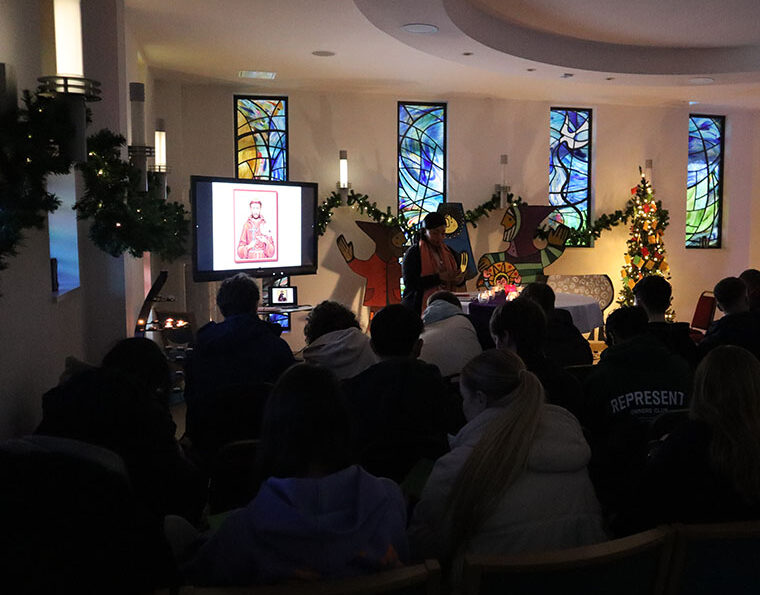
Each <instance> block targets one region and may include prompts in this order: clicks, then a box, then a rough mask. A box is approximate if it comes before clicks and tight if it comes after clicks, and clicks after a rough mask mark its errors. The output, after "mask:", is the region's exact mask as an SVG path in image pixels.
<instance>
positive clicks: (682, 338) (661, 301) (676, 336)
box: [633, 275, 697, 368]
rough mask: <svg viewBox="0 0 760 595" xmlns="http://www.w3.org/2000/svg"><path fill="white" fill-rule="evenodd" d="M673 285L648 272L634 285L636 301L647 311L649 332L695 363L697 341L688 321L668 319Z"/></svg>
mask: <svg viewBox="0 0 760 595" xmlns="http://www.w3.org/2000/svg"><path fill="white" fill-rule="evenodd" d="M671 295H672V288H671V286H670V283H668V282H667V280H666V279H665V278H664V277H661V276H660V275H647V276H646V277H644V278H643V279H641V280H640V281H639V282H638V283H636V285H635V286H634V287H633V297H634V302H635V305H637V306H641V307H642V308H644V311H645V312H646V313H647V318H648V320H649V324H648V325H647V328H648V329H649V332H650V333H652V334H653V335H654V336H655V337H657V338H658V339H659V340H660V341H662V343H663V345H665V347H667V348H668V349H669V350H670V351H671V352H673V353H677V354H678V355H680V356H681V357H682V358H684V359H685V360H686V361H687V362H689V364H690V365H691V367H692V368H695V367H696V365H697V345H696V343H694V341H693V340H692V338H691V336H689V323H688V322H668V321H667V320H666V318H665V313H666V312H667V311H668V308H669V307H670V299H671Z"/></svg>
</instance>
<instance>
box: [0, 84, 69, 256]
mask: <svg viewBox="0 0 760 595" xmlns="http://www.w3.org/2000/svg"><path fill="white" fill-rule="evenodd" d="M23 103H24V107H23V108H19V107H18V106H17V105H13V106H12V107H10V108H8V109H5V110H3V111H2V113H0V270H3V269H5V268H7V266H8V264H7V259H8V258H9V257H12V256H16V255H17V254H18V247H19V245H20V244H21V242H22V241H23V238H24V234H23V230H24V229H28V228H38V229H39V228H42V227H44V224H45V219H46V214H47V213H52V212H53V211H55V210H56V209H57V208H58V206H59V204H60V201H59V200H58V199H57V198H56V197H55V195H53V194H51V193H50V192H48V191H47V188H46V180H47V176H48V175H50V174H65V173H68V172H69V170H70V169H71V163H69V161H68V160H67V159H66V158H65V157H64V156H63V155H61V151H60V146H61V145H62V144H63V142H64V139H66V138H67V137H69V136H71V134H72V128H71V125H70V124H69V120H68V117H67V116H66V115H65V113H64V111H62V108H61V105H60V104H59V103H56V102H55V101H53V100H51V99H49V98H45V97H40V96H38V95H36V94H35V95H32V94H30V93H29V92H28V91H24V93H23Z"/></svg>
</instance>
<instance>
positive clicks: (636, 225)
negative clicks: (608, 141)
mask: <svg viewBox="0 0 760 595" xmlns="http://www.w3.org/2000/svg"><path fill="white" fill-rule="evenodd" d="M639 172H641V168H639ZM631 194H632V196H631V198H630V200H629V201H628V206H627V208H626V211H628V210H630V211H631V215H630V220H631V235H630V237H629V238H628V241H627V242H626V253H625V255H624V258H625V265H623V268H622V270H621V271H620V275H621V278H622V281H623V287H622V289H621V291H620V295H619V297H618V299H617V302H618V303H619V304H620V305H622V306H633V303H634V301H633V288H634V286H635V285H636V283H637V282H638V281H640V280H641V279H643V278H644V277H646V276H648V275H661V276H663V277H665V278H666V279H669V278H670V274H669V271H670V267H669V265H668V263H667V260H666V259H665V245H664V243H663V239H662V238H663V234H664V233H665V228H666V227H667V226H668V220H669V215H668V211H667V210H665V209H663V208H662V203H661V202H660V201H655V199H654V191H653V190H652V185H651V184H650V183H649V181H648V180H647V179H646V177H645V175H644V174H643V173H641V181H640V182H639V184H638V186H636V187H635V188H632V189H631ZM672 316H673V313H672V312H669V317H671V318H672Z"/></svg>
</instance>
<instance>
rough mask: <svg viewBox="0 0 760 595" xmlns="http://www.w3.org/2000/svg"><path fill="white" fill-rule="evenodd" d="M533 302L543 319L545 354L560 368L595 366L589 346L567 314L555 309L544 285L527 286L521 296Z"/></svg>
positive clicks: (552, 295)
mask: <svg viewBox="0 0 760 595" xmlns="http://www.w3.org/2000/svg"><path fill="white" fill-rule="evenodd" d="M520 295H521V296H522V297H525V298H528V299H530V300H533V301H534V302H536V303H537V304H538V305H539V306H541V309H542V310H543V311H544V314H545V315H546V338H545V340H544V353H545V354H546V355H547V357H549V358H551V359H553V360H554V361H555V362H557V363H558V364H559V365H560V366H563V367H565V366H582V365H589V364H592V363H594V354H593V353H592V352H591V345H589V343H588V341H586V339H584V338H583V335H582V334H581V332H580V331H579V330H578V328H577V327H576V326H575V325H574V324H573V317H572V316H570V312H568V311H567V310H562V309H556V308H555V307H554V299H555V296H554V290H553V289H552V288H551V287H550V286H548V285H547V284H546V283H530V284H529V285H527V286H526V287H525V289H523V290H522V293H520Z"/></svg>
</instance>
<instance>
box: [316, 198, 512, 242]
mask: <svg viewBox="0 0 760 595" xmlns="http://www.w3.org/2000/svg"><path fill="white" fill-rule="evenodd" d="M507 201H508V202H509V203H511V204H514V205H519V204H522V198H520V197H519V196H518V197H517V199H515V198H514V195H513V194H512V193H509V194H507ZM345 205H346V206H350V207H356V208H358V209H359V212H360V213H362V214H365V213H366V214H367V215H368V216H369V217H370V218H372V219H373V220H374V221H377V222H378V223H381V224H382V225H387V226H389V227H397V228H400V229H401V231H403V232H404V235H406V237H407V239H410V240H411V239H413V237H414V235H415V234H416V232H417V230H416V229H415V227H414V226H412V225H410V224H409V222H408V220H407V219H406V217H404V214H403V213H400V214H399V215H398V216H395V215H393V214H392V213H391V208H390V207H387V209H386V210H385V211H382V210H381V209H379V208H378V206H377V203H376V202H370V200H369V197H368V196H367V195H366V194H358V193H357V192H355V191H354V190H353V189H351V190H349V191H348V194H347V195H346V202H345ZM342 206H344V203H343V198H342V197H341V195H340V193H339V192H337V191H334V192H333V193H332V194H330V196H329V197H327V198H326V199H325V200H324V201H323V202H322V204H321V205H319V207H318V208H317V234H318V235H320V236H321V235H324V233H325V231H326V230H327V225H328V224H329V223H330V221H331V220H332V215H333V213H332V211H333V209H336V208H338V207H342ZM500 206H501V196H500V195H499V194H498V193H497V194H494V195H493V196H492V197H491V198H490V199H489V200H487V201H486V202H484V203H483V204H481V205H479V206H477V207H475V208H474V209H472V210H469V211H466V212H465V214H464V220H465V222H467V223H470V224H472V226H473V227H477V226H478V225H477V222H478V220H479V219H481V218H482V217H488V215H489V213H490V212H491V211H494V210H496V209H498V208H499V207H500Z"/></svg>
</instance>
